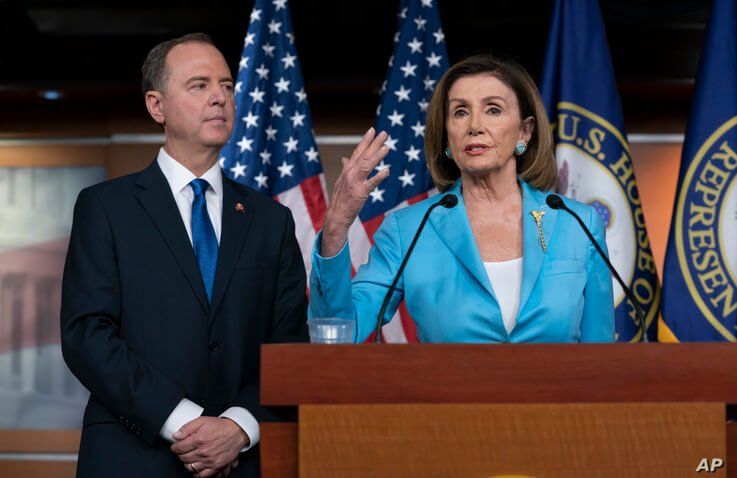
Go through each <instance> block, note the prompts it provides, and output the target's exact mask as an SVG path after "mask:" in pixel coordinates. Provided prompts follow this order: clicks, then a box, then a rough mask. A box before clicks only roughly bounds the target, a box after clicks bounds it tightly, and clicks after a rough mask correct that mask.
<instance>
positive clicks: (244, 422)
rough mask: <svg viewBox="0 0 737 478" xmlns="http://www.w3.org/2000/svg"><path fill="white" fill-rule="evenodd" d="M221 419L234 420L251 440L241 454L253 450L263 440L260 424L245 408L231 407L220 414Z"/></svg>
mask: <svg viewBox="0 0 737 478" xmlns="http://www.w3.org/2000/svg"><path fill="white" fill-rule="evenodd" d="M220 417H221V418H230V419H231V420H233V421H234V422H235V423H236V424H237V425H238V426H239V427H241V429H242V430H243V431H244V432H246V435H248V439H249V440H250V442H249V444H248V446H245V447H243V448H241V453H242V452H244V451H246V450H248V449H250V448H253V447H254V446H256V445H257V444H258V442H259V441H260V440H261V430H260V428H259V426H258V422H257V421H256V418H254V416H253V415H251V412H249V411H248V410H246V409H245V408H243V407H230V408H229V409H227V410H225V411H224V412H223V413H221V414H220Z"/></svg>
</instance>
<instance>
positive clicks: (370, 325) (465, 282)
mask: <svg viewBox="0 0 737 478" xmlns="http://www.w3.org/2000/svg"><path fill="white" fill-rule="evenodd" d="M519 183H520V185H521V189H522V235H523V246H522V247H523V249H522V250H523V259H522V262H523V266H522V269H523V270H522V287H521V292H520V307H519V315H518V317H517V324H516V326H515V327H514V329H512V332H511V333H509V334H508V333H507V331H506V329H505V328H504V323H503V321H502V314H501V309H500V308H499V303H498V302H497V299H496V297H495V295H494V290H493V289H492V286H491V283H490V282H489V277H488V275H487V273H486V270H485V269H484V265H483V262H482V260H481V255H480V254H479V250H478V247H477V246H476V241H475V239H474V237H473V233H472V231H471V225H470V223H469V220H468V216H467V214H466V207H465V205H464V203H463V195H462V194H461V181H460V180H459V181H458V182H457V183H456V184H455V185H454V186H453V187H452V188H451V189H450V190H449V191H447V192H446V193H452V194H455V195H456V196H457V197H458V205H457V206H456V207H454V208H452V209H446V208H443V207H442V206H441V207H438V208H436V209H435V210H434V211H433V212H431V213H430V219H429V221H428V224H427V225H426V226H425V229H424V231H423V232H422V235H421V236H420V239H419V240H418V242H417V245H416V246H415V249H414V252H413V253H412V257H411V258H410V259H409V261H408V262H407V266H406V268H405V269H404V273H403V274H402V277H401V278H400V279H399V282H398V283H397V288H396V291H395V293H394V294H393V296H392V299H391V301H390V303H389V307H388V309H387V311H386V315H385V317H384V319H383V320H384V322H385V323H386V322H388V321H389V320H391V318H392V317H393V315H394V313H395V311H396V309H397V307H398V306H399V303H400V302H401V300H402V298H404V300H405V302H406V305H407V309H408V310H409V313H410V314H411V315H412V318H413V319H414V321H415V324H416V326H417V334H418V338H419V340H420V342H482V343H489V342H493V343H498V342H612V341H613V340H614V305H613V304H614V301H613V295H612V279H611V276H610V273H609V270H608V269H607V267H606V264H605V263H604V261H603V260H602V259H601V258H600V257H599V256H598V255H597V253H596V250H595V249H594V246H592V245H591V244H590V242H589V239H588V238H587V237H586V235H585V234H584V232H583V231H582V230H581V228H580V226H579V225H578V223H577V222H576V220H575V219H574V218H573V217H571V216H570V215H569V214H568V213H566V212H565V211H556V210H554V209H551V208H550V207H548V206H547V204H545V198H546V196H547V194H548V193H546V192H543V191H539V190H537V189H535V188H533V187H532V186H530V185H529V184H527V183H526V182H525V181H523V180H522V179H520V180H519ZM439 198H440V196H433V197H430V198H428V199H426V200H425V201H422V202H419V203H417V204H415V205H413V206H410V207H406V208H404V209H400V210H398V211H396V212H393V213H391V214H388V215H387V216H386V218H385V219H384V222H383V223H382V225H381V227H380V228H379V230H378V231H377V232H376V234H375V235H374V246H373V247H372V248H371V251H370V253H369V260H368V263H366V264H364V265H363V266H361V268H360V269H359V270H358V272H357V273H356V275H355V277H354V278H353V280H351V262H350V252H349V250H348V247H349V246H348V245H347V244H346V246H344V247H343V249H342V250H341V251H340V253H338V254H337V255H336V256H334V257H331V258H324V257H322V256H320V254H319V250H320V249H319V248H320V241H321V239H322V233H320V234H319V235H318V237H317V239H316V241H315V246H314V249H313V253H312V272H311V274H310V289H311V292H310V294H311V297H310V307H309V316H310V318H311V317H342V318H348V319H353V320H355V321H356V334H355V342H363V341H365V340H366V339H367V338H368V337H369V335H371V333H372V332H373V331H374V328H375V325H376V316H377V314H378V313H379V309H380V308H381V304H382V301H383V299H384V295H385V294H386V292H387V290H388V288H389V285H390V284H391V282H392V279H393V277H394V275H395V273H396V272H397V270H398V268H399V265H400V263H401V261H402V258H403V257H404V255H405V254H406V252H407V248H408V247H409V244H410V242H411V240H412V237H413V236H414V234H415V232H416V231H417V228H418V227H419V225H420V221H421V220H422V216H423V215H424V214H425V212H426V211H427V209H428V208H429V207H430V206H431V205H432V204H433V203H434V202H436V201H438V199H439ZM563 200H564V201H565V203H566V205H568V207H570V208H571V209H572V210H573V211H575V212H576V213H577V214H578V215H579V216H580V217H581V219H582V220H583V221H584V223H586V225H587V226H588V227H589V229H590V230H591V231H592V233H593V235H594V237H595V238H596V240H597V242H598V243H599V245H601V247H602V248H603V249H604V251H606V250H607V249H606V242H605V228H604V224H603V222H602V220H601V218H600V217H599V215H598V214H597V213H596V211H595V210H594V209H593V208H592V207H590V206H588V205H585V204H582V203H579V202H576V201H574V200H572V199H568V198H563ZM533 210H534V211H543V212H544V213H545V214H544V215H543V217H542V234H543V237H544V239H545V243H546V244H547V252H545V251H543V248H542V244H541V241H540V237H539V233H538V229H537V225H536V222H535V219H534V217H533V216H532V215H531V214H530V211H533Z"/></svg>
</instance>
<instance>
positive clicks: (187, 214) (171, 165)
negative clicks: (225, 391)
mask: <svg viewBox="0 0 737 478" xmlns="http://www.w3.org/2000/svg"><path fill="white" fill-rule="evenodd" d="M156 162H157V163H158V164H159V168H161V172H163V173H164V177H165V178H166V181H167V182H168V183H169V187H170V188H171V193H172V195H173V196H174V201H175V202H176V203H177V208H178V209H179V215H180V216H182V221H183V222H184V227H185V229H187V236H189V242H190V243H192V202H193V201H194V191H192V187H191V186H190V185H189V183H191V182H192V181H193V180H195V179H197V176H195V175H194V174H192V171H190V170H189V169H187V168H186V167H184V166H183V165H182V164H181V163H179V162H178V161H177V160H175V159H174V158H172V157H171V156H170V155H169V154H168V153H167V152H166V151H164V148H161V149H160V150H159V156H158V157H157V158H156ZM200 177H201V178H202V179H204V180H206V181H207V182H208V184H209V185H210V187H209V188H207V191H205V202H206V203H207V213H208V215H209V216H210V221H211V222H212V227H213V228H214V229H215V237H216V238H217V240H218V244H220V232H221V230H222V216H223V214H222V212H223V176H222V173H221V172H220V165H219V164H218V163H217V162H216V163H215V164H214V165H213V166H212V167H211V168H210V169H208V170H207V171H206V172H205V174H203V175H202V176H200ZM204 410H205V409H204V408H202V407H201V406H199V405H197V404H196V403H194V402H193V401H191V400H188V399H186V398H183V399H182V400H181V401H180V402H179V404H178V405H177V406H176V407H175V408H174V410H173V411H172V412H171V414H170V415H169V418H167V419H166V422H164V426H163V427H161V431H160V432H159V434H160V435H161V437H162V438H164V439H165V440H167V441H168V442H170V443H173V442H174V438H172V435H173V434H174V432H176V431H177V430H179V429H180V428H182V427H183V426H184V425H185V424H187V423H188V422H190V421H192V420H194V419H195V418H197V417H199V416H200V415H202V412H203V411H204ZM220 416H221V417H223V418H229V419H231V420H233V421H234V422H235V423H237V424H238V426H240V427H241V428H242V429H243V431H244V432H246V435H248V438H249V439H250V443H249V445H248V446H247V447H245V448H243V449H242V450H241V451H246V450H248V449H249V448H251V447H253V446H254V445H256V444H257V443H258V442H259V440H260V439H261V432H260V429H259V425H258V421H256V419H255V418H254V416H253V415H252V414H251V413H250V412H249V411H248V410H246V409H245V408H243V407H230V408H228V409H227V410H225V411H224V412H223V413H222V414H221V415H220Z"/></svg>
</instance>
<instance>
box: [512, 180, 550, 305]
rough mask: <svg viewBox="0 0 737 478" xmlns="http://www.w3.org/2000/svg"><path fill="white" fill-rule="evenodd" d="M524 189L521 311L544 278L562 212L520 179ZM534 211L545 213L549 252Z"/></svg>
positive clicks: (543, 225) (542, 223)
mask: <svg viewBox="0 0 737 478" xmlns="http://www.w3.org/2000/svg"><path fill="white" fill-rule="evenodd" d="M519 182H520V185H521V187H522V257H523V259H522V288H521V291H520V301H519V310H520V316H521V312H522V310H523V309H524V307H525V303H526V302H527V299H528V298H529V297H530V293H531V292H532V289H533V287H534V286H535V282H537V278H538V276H539V275H540V269H541V268H542V265H543V261H544V259H545V255H546V254H550V246H551V239H552V237H553V231H554V230H555V222H556V219H557V218H558V211H556V210H555V209H551V208H550V207H548V205H547V204H546V203H545V196H546V194H545V193H543V192H541V191H537V190H536V189H533V188H532V187H531V186H530V185H529V184H527V183H526V182H525V181H523V180H522V179H520V180H519ZM531 211H539V212H543V213H544V214H543V216H542V219H541V225H542V234H543V237H544V238H545V243H546V245H547V247H548V252H547V253H546V252H545V251H544V250H543V247H542V244H541V242H540V234H539V232H538V229H537V222H536V221H535V218H534V217H533V215H532V214H531V213H530V212H531Z"/></svg>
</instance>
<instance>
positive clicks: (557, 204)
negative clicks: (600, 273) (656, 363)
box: [545, 194, 648, 342]
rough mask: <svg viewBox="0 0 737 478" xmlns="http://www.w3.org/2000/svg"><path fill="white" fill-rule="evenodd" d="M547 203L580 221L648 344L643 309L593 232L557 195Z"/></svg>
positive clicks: (643, 340) (546, 199) (547, 200)
mask: <svg viewBox="0 0 737 478" xmlns="http://www.w3.org/2000/svg"><path fill="white" fill-rule="evenodd" d="M545 202H546V203H547V204H548V206H550V208H551V209H562V210H564V211H566V212H567V213H568V214H570V215H571V216H573V217H574V218H576V221H578V224H579V225H580V226H581V229H583V232H585V233H586V236H588V238H589V240H590V241H591V243H592V244H593V245H594V247H595V248H596V252H598V253H599V255H600V256H601V258H602V259H604V262H605V263H606V265H607V267H608V268H609V270H610V271H611V273H612V275H613V276H614V278H615V279H617V282H619V285H620V286H621V287H622V290H624V295H625V296H627V299H628V300H629V301H630V303H631V304H632V306H633V307H634V308H635V313H636V314H637V317H638V319H640V331H641V332H642V338H641V339H640V341H641V342H648V340H647V330H646V328H645V314H643V313H642V309H641V308H640V304H638V303H637V301H636V300H635V296H634V295H633V294H632V291H631V290H630V289H629V287H627V286H626V285H625V283H624V281H623V280H622V278H621V277H620V276H619V273H617V270H616V269H615V268H614V266H613V265H612V263H611V262H609V258H608V257H607V255H606V254H604V251H603V250H602V249H601V246H599V243H597V242H596V239H594V236H593V235H592V234H591V231H589V229H588V228H587V227H586V224H584V223H583V221H582V220H581V218H580V217H578V214H576V213H575V212H573V211H572V210H571V209H570V208H569V207H568V206H566V205H565V203H564V202H563V200H562V199H561V198H560V196H558V195H557V194H549V195H548V197H546V198H545Z"/></svg>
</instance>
